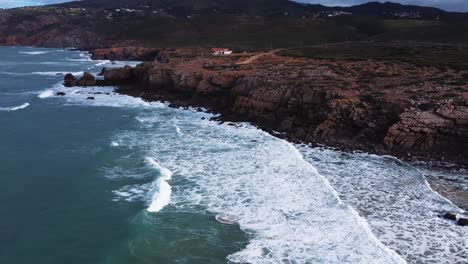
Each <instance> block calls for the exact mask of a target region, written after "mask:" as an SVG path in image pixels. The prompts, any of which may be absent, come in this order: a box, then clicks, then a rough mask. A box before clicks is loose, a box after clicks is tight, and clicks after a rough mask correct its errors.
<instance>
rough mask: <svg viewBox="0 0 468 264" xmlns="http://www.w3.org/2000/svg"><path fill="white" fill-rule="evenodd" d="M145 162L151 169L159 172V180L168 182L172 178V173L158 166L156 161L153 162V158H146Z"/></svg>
mask: <svg viewBox="0 0 468 264" xmlns="http://www.w3.org/2000/svg"><path fill="white" fill-rule="evenodd" d="M146 162H147V163H148V164H149V165H150V166H152V167H153V168H155V169H156V170H158V171H159V173H160V174H161V178H162V179H164V180H166V181H168V180H170V179H171V178H172V171H170V170H169V169H168V168H166V167H164V166H162V165H161V164H159V162H157V161H156V160H154V159H153V158H150V157H146Z"/></svg>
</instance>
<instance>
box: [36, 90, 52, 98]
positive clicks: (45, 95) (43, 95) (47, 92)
mask: <svg viewBox="0 0 468 264" xmlns="http://www.w3.org/2000/svg"><path fill="white" fill-rule="evenodd" d="M51 96H54V91H53V90H50V89H48V90H45V91H43V92H41V93H40V94H39V95H38V96H37V97H39V98H48V97H51Z"/></svg>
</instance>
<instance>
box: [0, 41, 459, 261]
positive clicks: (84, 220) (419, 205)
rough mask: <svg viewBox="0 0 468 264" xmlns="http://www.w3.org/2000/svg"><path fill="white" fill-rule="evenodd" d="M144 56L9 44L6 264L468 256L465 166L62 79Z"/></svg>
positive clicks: (5, 75) (3, 215)
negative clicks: (347, 148)
mask: <svg viewBox="0 0 468 264" xmlns="http://www.w3.org/2000/svg"><path fill="white" fill-rule="evenodd" d="M136 63H137V62H117V63H112V62H110V61H92V60H91V59H90V58H89V55H88V54H87V53H86V52H80V51H71V50H62V49H42V48H30V47H1V48H0V202H1V204H2V207H1V208H0V263H15V264H21V263H36V264H42V263H44V264H45V263H47V264H50V263H109V264H111V263H112V264H113V263H117V264H120V263H121V264H127V263H132V264H135V263H406V262H407V263H466V261H467V257H468V228H466V227H461V226H457V225H456V224H455V222H452V221H449V220H445V219H442V218H441V217H439V215H441V214H444V213H445V212H458V213H459V214H463V213H465V211H464V210H463V209H461V208H460V207H463V206H462V205H460V203H457V204H458V205H459V206H457V205H455V204H454V203H452V201H453V200H452V201H451V200H449V199H447V198H445V197H443V196H441V195H439V194H438V193H436V192H435V191H434V190H432V188H431V186H430V185H429V184H428V182H431V184H432V183H433V186H436V185H437V186H445V187H447V188H449V187H452V188H455V187H456V189H457V191H459V192H461V193H466V192H467V191H468V174H466V173H465V172H463V171H462V172H457V173H455V174H456V176H454V173H453V172H445V171H441V170H435V169H432V168H428V167H423V166H416V165H415V164H408V163H405V162H403V161H400V160H398V159H396V158H393V157H387V156H376V155H370V154H366V153H358V152H356V153H344V152H340V151H337V150H331V149H327V148H313V147H310V146H307V145H304V144H292V143H289V142H287V141H285V140H282V139H279V138H276V137H274V136H272V135H270V134H268V133H265V132H263V131H261V130H259V129H257V128H255V127H254V126H252V125H249V124H247V123H229V122H226V123H219V122H216V121H211V120H210V119H211V118H212V117H213V116H215V114H210V113H206V112H200V111H197V110H195V109H181V108H180V109H179V108H171V107H169V106H168V105H167V104H166V103H164V102H145V101H142V100H141V99H139V98H134V97H129V96H125V95H119V94H116V93H114V92H113V88H111V87H88V88H76V87H75V88H65V87H63V85H62V84H61V83H62V80H63V77H64V74H66V73H68V72H73V73H75V74H82V73H83V72H84V71H89V72H92V73H98V72H100V71H101V68H102V67H118V66H123V65H126V64H128V65H135V64H136ZM57 92H64V93H65V95H64V96H57V95H56V93H57ZM90 97H93V98H94V99H90ZM448 193H453V192H448ZM447 197H449V198H450V196H449V195H447ZM464 209H466V207H464Z"/></svg>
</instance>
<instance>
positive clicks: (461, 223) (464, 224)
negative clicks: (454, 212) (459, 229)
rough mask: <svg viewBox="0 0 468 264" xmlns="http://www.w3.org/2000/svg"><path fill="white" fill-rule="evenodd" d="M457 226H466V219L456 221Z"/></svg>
mask: <svg viewBox="0 0 468 264" xmlns="http://www.w3.org/2000/svg"><path fill="white" fill-rule="evenodd" d="M458 225H461V226H468V218H460V219H458Z"/></svg>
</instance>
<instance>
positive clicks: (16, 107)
mask: <svg viewBox="0 0 468 264" xmlns="http://www.w3.org/2000/svg"><path fill="white" fill-rule="evenodd" d="M28 106H29V103H24V104H22V105H18V106H12V107H0V111H7V112H11V111H16V110H20V109H24V108H26V107H28Z"/></svg>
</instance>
